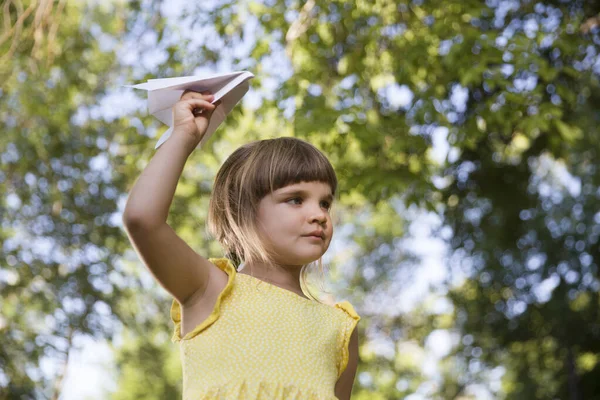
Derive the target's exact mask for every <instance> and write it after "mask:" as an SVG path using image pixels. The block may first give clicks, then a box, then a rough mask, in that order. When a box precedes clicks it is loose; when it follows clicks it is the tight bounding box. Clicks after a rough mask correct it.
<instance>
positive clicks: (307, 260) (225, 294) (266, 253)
mask: <svg viewBox="0 0 600 400" xmlns="http://www.w3.org/2000/svg"><path fill="white" fill-rule="evenodd" d="M211 100H213V96H212V95H211V94H210V93H209V92H203V93H198V92H193V91H186V92H184V94H183V95H182V96H181V99H180V101H179V102H177V103H176V104H175V106H174V107H173V120H174V130H173V133H172V136H171V137H170V138H169V140H167V141H166V142H165V143H164V144H163V145H162V146H161V147H159V148H158V150H157V151H156V153H155V155H154V157H153V158H152V160H151V161H150V163H149V164H148V166H147V167H146V168H145V170H144V171H143V172H142V174H141V176H140V177H139V179H138V180H137V182H136V184H135V185H134V187H133V189H132V190H131V193H130V195H129V198H128V201H127V205H126V207H125V211H124V214H123V222H124V225H125V227H126V230H127V234H128V236H129V239H130V240H131V242H132V244H133V245H134V247H135V249H136V251H137V252H138V254H139V256H140V258H141V259H142V260H143V261H144V263H145V265H146V266H147V267H148V269H149V270H150V271H151V272H152V274H153V276H154V277H155V278H156V279H157V280H158V282H159V283H160V284H161V285H162V286H163V287H164V288H165V289H166V290H167V291H168V292H169V293H170V294H171V295H172V296H173V297H174V300H173V304H172V307H171V319H172V321H173V323H174V325H175V331H174V334H173V339H172V340H173V341H174V342H179V344H180V348H181V358H182V365H183V398H184V399H190V400H191V399H195V400H196V399H207V400H208V399H248V400H250V399H252V400H254V399H269V400H271V399H298V400H304V399H311V400H317V399H318V400H333V399H342V400H347V399H350V394H351V391H352V385H353V382H354V377H355V374H356V369H357V362H358V336H357V329H356V326H357V323H358V321H359V319H360V317H359V316H358V315H357V314H356V312H355V311H354V308H353V307H352V305H351V304H350V303H348V302H346V301H344V302H340V303H335V304H334V306H330V305H326V304H323V303H320V302H319V301H316V300H314V299H310V298H308V297H307V296H305V295H304V292H303V291H302V288H301V279H300V277H301V276H304V275H303V274H302V272H305V268H306V266H307V265H309V264H311V263H312V262H314V261H316V260H319V265H321V256H322V255H323V254H324V253H325V251H326V250H327V248H328V247H329V243H330V241H331V237H332V235H333V227H332V221H331V216H330V208H331V205H332V202H333V199H334V195H335V190H336V186H337V178H336V176H335V172H334V171H333V168H332V166H331V164H330V163H329V161H328V160H327V159H326V158H325V156H324V155H323V154H322V153H321V152H320V151H319V150H317V149H316V148H315V147H313V146H312V145H310V144H308V143H306V142H304V141H301V140H299V139H294V138H278V139H270V140H262V141H258V142H252V143H249V144H246V145H244V146H242V147H241V148H239V149H237V150H236V151H235V152H234V153H233V154H232V155H231V156H230V157H229V158H228V159H227V160H226V161H225V163H224V164H223V166H222V167H221V169H220V170H219V172H218V174H217V176H216V179H215V184H214V191H213V193H212V196H211V200H210V205H209V216H208V225H209V229H210V232H211V233H212V234H213V235H214V236H215V237H216V239H217V240H218V241H219V242H220V243H221V245H222V246H223V248H224V249H225V252H226V255H227V258H217V259H205V258H204V257H202V256H201V255H199V254H197V253H196V252H195V251H194V250H192V249H191V248H190V247H188V245H187V244H186V243H185V242H184V241H183V240H182V239H181V238H179V237H178V236H177V235H176V234H175V232H174V231H173V230H172V229H171V227H170V226H169V225H167V223H166V221H167V214H168V210H169V206H170V204H171V201H172V199H173V195H174V193H175V188H176V186H177V182H178V180H179V177H180V175H181V172H182V170H183V167H184V165H185V162H186V160H187V158H188V157H189V155H190V154H191V153H192V151H193V150H194V149H195V148H196V146H197V145H198V143H200V141H201V140H202V137H203V135H204V133H205V132H206V129H207V127H208V123H209V121H210V116H211V114H212V112H213V111H214V109H215V107H217V106H218V104H219V103H218V102H217V103H216V104H215V105H213V104H211V103H210V101H211ZM198 109H199V110H200V111H199V112H196V110H198ZM239 262H241V263H242V264H241V265H239V266H238V268H236V267H235V266H234V264H235V265H237V264H238V263H239ZM238 269H239V270H238ZM247 271H248V272H247Z"/></svg>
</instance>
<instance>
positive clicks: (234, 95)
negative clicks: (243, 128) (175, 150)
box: [124, 71, 254, 149]
mask: <svg viewBox="0 0 600 400" xmlns="http://www.w3.org/2000/svg"><path fill="white" fill-rule="evenodd" d="M252 78H254V74H252V73H251V72H248V71H237V72H232V73H228V74H218V75H211V76H182V77H178V78H164V79H149V80H148V81H147V82H146V83H140V84H138V85H124V86H125V87H130V88H133V89H143V90H147V91H148V112H150V113H151V114H152V115H154V116H155V117H156V118H158V119H159V120H160V121H161V122H163V123H165V124H167V125H168V126H169V129H168V130H167V131H166V132H165V133H163V135H162V136H161V137H160V139H159V140H158V142H157V143H156V146H155V147H154V148H155V149H158V148H159V147H160V145H162V144H163V143H164V142H165V141H166V140H167V139H168V138H169V137H170V136H171V133H173V111H172V107H173V106H174V105H175V103H177V102H178V101H179V99H180V98H181V95H182V94H183V92H184V91H186V90H188V89H189V90H193V91H196V92H203V91H205V90H209V91H210V92H211V93H212V94H213V95H214V96H215V98H214V99H213V101H212V102H211V103H216V102H217V101H219V100H221V105H219V106H218V107H217V108H216V109H215V111H214V112H213V114H212V116H211V117H210V122H209V124H208V128H207V130H206V133H205V134H204V137H203V138H202V140H201V141H200V143H199V144H198V147H200V146H202V145H203V144H204V143H205V142H206V141H207V140H208V139H209V138H210V136H211V135H212V134H213V133H215V131H216V130H217V128H218V127H219V125H221V123H222V122H223V121H224V120H225V117H226V116H227V114H229V113H230V112H231V110H233V108H234V107H235V105H236V104H237V103H239V101H240V100H241V99H242V97H244V95H245V94H246V92H248V89H249V87H250V85H249V82H248V81H249V80H250V79H252Z"/></svg>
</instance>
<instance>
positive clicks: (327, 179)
mask: <svg viewBox="0 0 600 400" xmlns="http://www.w3.org/2000/svg"><path fill="white" fill-rule="evenodd" d="M261 144H262V146H260V147H261V148H260V149H257V148H255V150H257V151H256V153H255V157H251V158H253V160H252V161H253V163H252V164H253V166H254V168H253V171H252V172H253V173H251V174H252V175H254V176H252V177H248V178H250V181H251V182H253V185H251V187H252V188H253V196H256V197H258V198H263V197H264V196H266V195H267V194H269V193H272V192H273V191H275V190H277V189H281V188H282V187H285V186H288V185H292V184H295V183H300V182H323V183H326V184H329V186H330V187H331V192H332V194H333V195H334V196H335V192H336V189H337V178H336V175H335V171H334V170H333V167H332V165H331V163H330V162H329V160H327V158H326V157H325V156H324V155H323V153H321V152H320V151H319V150H318V149H317V148H316V147H314V146H313V145H311V144H310V143H307V142H304V141H302V140H299V139H295V138H278V139H277V140H273V141H270V140H265V141H263V142H262V143H261ZM257 147H258V146H257Z"/></svg>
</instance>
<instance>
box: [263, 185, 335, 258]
mask: <svg viewBox="0 0 600 400" xmlns="http://www.w3.org/2000/svg"><path fill="white" fill-rule="evenodd" d="M332 203H333V195H332V193H331V187H330V186H329V184H326V183H322V182H300V183H296V184H293V185H288V186H285V187H283V188H280V189H278V190H276V191H275V192H273V193H272V194H268V195H266V196H265V197H264V198H263V199H262V200H261V201H260V204H259V208H258V217H257V218H258V229H259V232H260V234H261V237H262V239H263V241H264V242H265V245H266V246H267V247H268V248H269V249H270V250H273V251H274V252H275V254H276V255H277V261H278V263H280V264H282V265H304V264H308V263H310V262H313V261H315V260H317V259H319V258H320V257H321V256H322V255H323V254H324V253H325V251H326V250H327V248H328V247H329V243H330V242H331V236H332V235H333V226H332V224H331V216H330V215H329V211H330V208H331V205H332ZM313 234H320V235H321V237H315V236H311V235H313Z"/></svg>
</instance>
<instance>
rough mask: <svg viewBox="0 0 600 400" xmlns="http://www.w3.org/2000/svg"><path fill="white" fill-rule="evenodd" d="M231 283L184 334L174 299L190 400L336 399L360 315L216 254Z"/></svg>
mask: <svg viewBox="0 0 600 400" xmlns="http://www.w3.org/2000/svg"><path fill="white" fill-rule="evenodd" d="M209 261H211V262H212V263H214V264H215V265H216V266H218V267H219V268H221V269H222V270H223V271H225V272H226V273H227V275H228V282H227V285H226V287H225V289H224V290H223V291H222V293H221V294H220V295H219V297H218V299H217V302H216V304H215V307H214V309H213V311H212V313H211V314H210V316H209V317H208V318H207V319H206V320H205V321H203V322H202V323H201V324H200V325H198V326H197V327H196V328H195V329H194V330H193V331H191V332H189V333H188V334H186V335H185V337H183V338H182V337H181V308H180V305H179V302H177V300H173V305H172V307H171V320H172V321H173V323H174V324H175V330H174V333H173V338H172V340H173V342H179V345H180V350H181V361H182V367H183V399H184V400H192V399H193V400H217V399H218V400H226V399H227V400H229V399H235V400H277V399H282V400H283V399H285V400H334V399H337V397H335V395H334V388H335V384H336V382H337V380H338V378H339V377H340V375H341V374H342V372H343V371H344V369H345V368H346V366H347V364H348V342H349V340H350V335H351V333H352V331H353V330H354V328H355V326H356V324H357V323H358V321H359V320H360V317H359V316H358V315H357V314H356V312H355V311H354V308H353V307H352V305H351V304H350V303H349V302H347V301H343V302H340V303H335V305H334V306H331V305H327V304H321V303H318V302H316V301H314V300H309V299H306V298H303V297H301V296H299V295H297V294H296V293H293V292H291V291H289V290H287V289H283V288H280V287H278V286H275V285H272V284H270V283H268V282H263V281H260V280H259V279H258V278H254V277H252V276H249V275H246V274H238V273H237V271H236V270H235V267H234V266H233V264H232V263H231V262H230V261H229V260H228V259H226V258H218V259H210V260H209Z"/></svg>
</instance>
